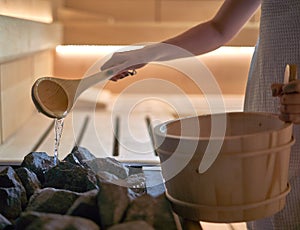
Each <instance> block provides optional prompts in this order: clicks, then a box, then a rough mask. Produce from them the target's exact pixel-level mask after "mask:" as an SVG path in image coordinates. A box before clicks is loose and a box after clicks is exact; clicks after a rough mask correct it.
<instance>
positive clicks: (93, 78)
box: [80, 70, 136, 91]
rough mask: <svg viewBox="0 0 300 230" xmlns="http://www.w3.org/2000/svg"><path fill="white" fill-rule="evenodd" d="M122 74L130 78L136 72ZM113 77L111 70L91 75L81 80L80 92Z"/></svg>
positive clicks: (128, 71) (130, 71)
mask: <svg viewBox="0 0 300 230" xmlns="http://www.w3.org/2000/svg"><path fill="white" fill-rule="evenodd" d="M123 74H125V75H126V76H128V75H131V76H132V75H135V74H136V71H135V70H127V71H125V72H124V73H123ZM114 75H115V73H114V72H113V71H112V70H108V71H101V72H97V73H95V74H92V75H90V76H88V77H85V78H83V79H82V82H81V83H80V88H81V90H82V91H84V90H85V89H88V88H90V87H91V86H93V85H95V84H97V83H99V82H101V81H105V80H108V79H110V78H112V77H113V76H114Z"/></svg>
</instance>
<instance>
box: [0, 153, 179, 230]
mask: <svg viewBox="0 0 300 230" xmlns="http://www.w3.org/2000/svg"><path fill="white" fill-rule="evenodd" d="M77 150H80V151H85V150H84V148H77ZM77 150H76V151H77ZM85 155H87V156H89V160H88V161H85V160H82V159H87V158H82V157H81V158H77V157H76V156H75V155H73V156H74V158H73V159H77V162H79V163H80V164H78V163H76V162H75V163H70V162H67V161H61V162H59V164H58V165H56V166H55V165H54V164H53V158H52V157H50V156H48V155H47V154H46V153H44V152H40V153H38V152H32V153H30V154H28V155H27V156H26V157H25V159H24V161H23V163H22V167H18V168H16V169H13V168H12V167H6V168H4V169H3V170H2V171H1V172H0V215H3V218H4V220H1V216H0V230H2V229H1V223H3V225H6V224H7V222H6V221H5V219H7V220H8V227H6V228H5V229H6V230H8V229H24V228H27V227H28V229H61V230H64V229H100V228H101V229H108V228H109V229H110V230H114V229H115V230H118V229H133V230H134V229H143V230H148V229H149V230H151V229H158V230H163V229H168V230H169V229H170V230H172V229H176V227H174V226H176V225H175V221H174V218H173V214H172V212H171V208H170V206H169V202H168V201H167V199H166V197H165V195H164V194H163V195H161V196H159V197H157V196H151V195H149V194H146V193H147V190H146V180H145V175H144V174H143V173H141V172H142V170H140V169H139V170H136V168H134V170H130V167H128V166H124V165H123V164H121V163H119V162H118V161H116V160H114V159H112V158H102V159H92V156H90V155H89V154H85ZM79 159H80V160H82V162H80V161H79ZM91 159H92V160H91ZM86 162H89V164H86ZM91 162H94V163H95V162H96V163H95V164H94V166H95V165H96V166H95V167H96V169H95V168H90V163H91ZM99 162H101V163H100V164H99ZM24 165H28V166H29V168H26V167H25V166H24ZM103 165H104V166H103ZM99 166H101V167H100V168H99ZM38 167H41V168H38ZM104 169H106V170H109V172H107V171H104ZM93 170H98V173H95V172H93ZM129 172H131V173H129ZM37 173H39V175H40V178H42V179H43V180H42V181H39V179H38V176H37ZM120 177H121V178H120ZM31 183H32V185H30V186H31V187H30V188H27V187H26V186H27V184H28V185H29V184H31ZM22 184H23V186H22ZM24 185H26V186H24ZM22 187H23V189H21V188H22ZM24 187H25V188H24ZM55 187H56V188H55ZM80 187H81V188H80ZM79 188H80V189H79ZM21 190H22V192H21ZM25 190H26V191H25ZM27 191H28V192H27ZM32 193H33V194H32ZM26 194H27V197H28V198H29V199H28V200H29V201H28V203H26V198H27V197H26ZM22 199H23V201H22V202H21V200H22ZM22 205H23V206H22ZM24 205H26V206H25V207H24ZM22 207H23V209H22ZM9 221H11V225H12V226H10V224H9Z"/></svg>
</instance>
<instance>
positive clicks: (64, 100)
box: [31, 70, 136, 119]
mask: <svg viewBox="0 0 300 230" xmlns="http://www.w3.org/2000/svg"><path fill="white" fill-rule="evenodd" d="M135 73H136V71H135V70H132V71H129V70H126V72H123V73H122V75H123V76H124V75H134V74H135ZM114 75H115V74H113V72H112V71H105V72H98V73H96V74H93V75H91V76H89V77H86V78H82V79H63V78H56V77H42V78H39V79H37V80H36V81H35V83H34V84H33V86H32V89H31V97H32V101H33V102H34V104H35V107H36V108H37V110H38V111H39V112H41V113H43V114H44V115H46V116H48V117H50V118H58V119H61V118H63V117H65V116H66V115H67V114H68V113H69V112H70V111H71V110H72V108H73V106H74V104H75V102H76V100H77V98H78V97H79V96H80V94H81V93H82V92H83V91H85V90H86V89H88V88H89V87H91V86H93V85H95V84H96V83H98V82H100V81H104V80H107V79H110V78H112V77H113V76H114Z"/></svg>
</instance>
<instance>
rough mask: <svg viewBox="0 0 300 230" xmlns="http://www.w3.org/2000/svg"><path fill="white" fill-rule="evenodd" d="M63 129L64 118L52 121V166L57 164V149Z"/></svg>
mask: <svg viewBox="0 0 300 230" xmlns="http://www.w3.org/2000/svg"><path fill="white" fill-rule="evenodd" d="M63 128H64V118H61V119H55V121H54V134H55V136H54V164H55V165H57V163H58V149H59V144H60V139H61V135H62V131H63Z"/></svg>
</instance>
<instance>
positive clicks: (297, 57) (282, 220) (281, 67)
mask: <svg viewBox="0 0 300 230" xmlns="http://www.w3.org/2000/svg"><path fill="white" fill-rule="evenodd" d="M261 10H262V15H261V25H260V35H259V41H258V44H257V46H256V50H255V54H254V56H253V60H252V65H251V69H250V73H249V79H248V84H247V92H246V99H245V106H244V109H245V111H263V112H271V113H279V112H278V108H279V101H278V98H273V97H272V95H271V90H270V86H271V84H272V83H274V82H281V83H282V82H283V78H284V77H283V76H284V71H285V66H286V64H297V65H298V67H299V69H300V0H262V8H261ZM298 77H299V78H300V76H298ZM294 137H295V139H296V144H295V145H294V146H293V148H292V153H291V160H290V168H289V183H290V185H291V192H290V194H289V195H288V197H287V204H286V206H285V208H284V210H283V211H281V212H279V213H278V214H276V215H274V216H272V217H270V218H266V219H262V220H258V221H253V222H251V223H248V228H249V229H261V230H269V229H278V230H286V229H300V125H295V126H294Z"/></svg>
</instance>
